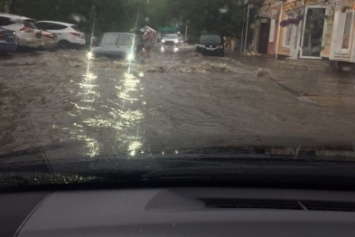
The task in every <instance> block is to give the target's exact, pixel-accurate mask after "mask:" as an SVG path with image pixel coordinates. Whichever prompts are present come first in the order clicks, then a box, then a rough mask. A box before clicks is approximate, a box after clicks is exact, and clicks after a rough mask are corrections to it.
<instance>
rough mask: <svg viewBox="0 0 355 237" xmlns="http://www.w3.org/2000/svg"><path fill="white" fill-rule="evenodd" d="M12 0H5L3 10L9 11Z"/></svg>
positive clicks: (10, 10)
mask: <svg viewBox="0 0 355 237" xmlns="http://www.w3.org/2000/svg"><path fill="white" fill-rule="evenodd" d="M13 3H14V0H5V12H6V13H11V12H12V6H13Z"/></svg>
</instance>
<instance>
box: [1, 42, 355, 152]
mask: <svg viewBox="0 0 355 237" xmlns="http://www.w3.org/2000/svg"><path fill="white" fill-rule="evenodd" d="M242 61H243V63H241V62H240V61H238V59H230V58H217V57H202V56H200V55H198V54H196V53H195V52H194V51H193V49H191V48H190V49H183V50H182V51H181V52H179V53H178V54H159V53H154V54H153V57H152V58H150V59H147V60H146V62H145V63H144V64H139V63H133V64H132V65H131V66H130V67H128V65H127V63H125V62H123V61H119V60H110V59H105V58H98V59H88V58H87V57H86V52H85V51H76V50H68V51H58V52H33V53H27V54H20V55H13V56H8V57H2V58H1V59H0V71H1V76H0V97H1V98H0V131H1V132H0V153H1V154H5V153H9V152H13V151H18V150H24V149H30V148H35V147H44V149H46V147H50V146H52V145H58V146H62V147H65V148H66V149H65V152H61V153H59V154H58V153H56V156H58V157H68V156H69V157H75V156H97V155H127V154H128V155H129V156H138V155H140V154H144V155H150V154H167V153H168V154H178V153H179V152H181V151H183V150H185V149H193V148H201V147H202V148H206V147H216V146H236V145H272V146H283V145H287V146H312V145H334V144H336V145H353V143H354V141H355V139H354V138H355V132H354V131H355V112H354V111H355V110H354V105H355V94H354V90H355V80H354V79H355V78H354V76H351V75H343V74H335V73H333V72H330V71H329V70H323V71H317V72H315V71H312V70H300V69H297V70H294V71H292V70H290V69H288V70H282V69H279V68H273V67H271V66H269V64H265V65H263V64H262V63H261V65H255V64H253V65H252V64H249V65H248V63H247V61H246V60H242ZM266 65H268V66H266ZM264 66H265V67H264ZM51 156H54V155H53V154H51Z"/></svg>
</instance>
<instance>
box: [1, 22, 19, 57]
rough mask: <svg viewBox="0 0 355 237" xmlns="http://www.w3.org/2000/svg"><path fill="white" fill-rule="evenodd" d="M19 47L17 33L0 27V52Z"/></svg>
mask: <svg viewBox="0 0 355 237" xmlns="http://www.w3.org/2000/svg"><path fill="white" fill-rule="evenodd" d="M16 49H17V42H16V39H15V34H14V32H13V31H11V30H6V29H4V28H2V27H0V53H2V52H11V51H15V50H16Z"/></svg>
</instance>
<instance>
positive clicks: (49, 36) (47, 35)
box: [44, 34, 56, 39]
mask: <svg viewBox="0 0 355 237" xmlns="http://www.w3.org/2000/svg"><path fill="white" fill-rule="evenodd" d="M44 37H47V38H50V39H55V38H56V36H55V35H52V34H45V35H44Z"/></svg>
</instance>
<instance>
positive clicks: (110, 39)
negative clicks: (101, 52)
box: [101, 33, 119, 45]
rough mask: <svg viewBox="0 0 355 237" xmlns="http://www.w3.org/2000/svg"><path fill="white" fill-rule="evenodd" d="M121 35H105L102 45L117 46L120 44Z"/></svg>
mask: <svg viewBox="0 0 355 237" xmlns="http://www.w3.org/2000/svg"><path fill="white" fill-rule="evenodd" d="M118 38H119V35H118V34H111V33H109V34H104V36H103V38H102V41H101V45H116V44H117V42H118Z"/></svg>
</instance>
